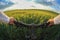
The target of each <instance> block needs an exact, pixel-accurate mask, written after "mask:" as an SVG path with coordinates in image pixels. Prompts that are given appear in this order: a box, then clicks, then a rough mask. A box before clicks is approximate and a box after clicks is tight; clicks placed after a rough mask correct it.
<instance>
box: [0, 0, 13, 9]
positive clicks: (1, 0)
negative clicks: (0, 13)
mask: <svg viewBox="0 0 60 40" xmlns="http://www.w3.org/2000/svg"><path fill="white" fill-rule="evenodd" d="M13 4H14V3H13V2H11V1H8V0H0V10H2V9H4V8H7V7H9V6H11V5H13Z"/></svg>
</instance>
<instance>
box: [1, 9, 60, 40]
mask: <svg viewBox="0 0 60 40" xmlns="http://www.w3.org/2000/svg"><path fill="white" fill-rule="evenodd" d="M5 13H6V14H7V15H8V16H9V17H11V16H12V17H14V18H15V19H17V20H18V21H22V22H24V23H26V24H31V23H35V24H39V23H43V22H44V21H47V20H48V19H50V18H54V17H55V16H57V15H58V13H56V12H52V11H47V10H38V9H37V10H36V9H35V10H34V9H31V10H11V11H5ZM59 26H60V25H54V26H52V27H48V28H44V29H41V28H36V29H35V35H36V36H37V40H40V38H41V33H42V32H43V34H44V40H59V37H60V27H59ZM27 31H29V29H27V28H25V27H20V28H17V27H16V26H14V25H8V24H2V23H1V24H0V40H25V35H26V33H27Z"/></svg>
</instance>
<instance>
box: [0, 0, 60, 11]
mask: <svg viewBox="0 0 60 40" xmlns="http://www.w3.org/2000/svg"><path fill="white" fill-rule="evenodd" d="M14 9H45V10H56V11H60V0H0V10H14Z"/></svg>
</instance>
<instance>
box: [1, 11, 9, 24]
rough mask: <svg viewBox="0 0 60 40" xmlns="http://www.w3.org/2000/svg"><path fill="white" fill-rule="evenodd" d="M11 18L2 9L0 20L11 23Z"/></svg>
mask: <svg viewBox="0 0 60 40" xmlns="http://www.w3.org/2000/svg"><path fill="white" fill-rule="evenodd" d="M9 20H10V18H9V17H8V16H7V15H5V13H3V12H2V11H0V21H1V22H3V23H9Z"/></svg>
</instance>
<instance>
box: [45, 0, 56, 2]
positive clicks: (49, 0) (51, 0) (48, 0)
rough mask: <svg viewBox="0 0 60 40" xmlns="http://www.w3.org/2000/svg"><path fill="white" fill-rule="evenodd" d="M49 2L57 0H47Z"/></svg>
mask: <svg viewBox="0 0 60 40" xmlns="http://www.w3.org/2000/svg"><path fill="white" fill-rule="evenodd" d="M46 1H47V2H53V1H55V0H46Z"/></svg>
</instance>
